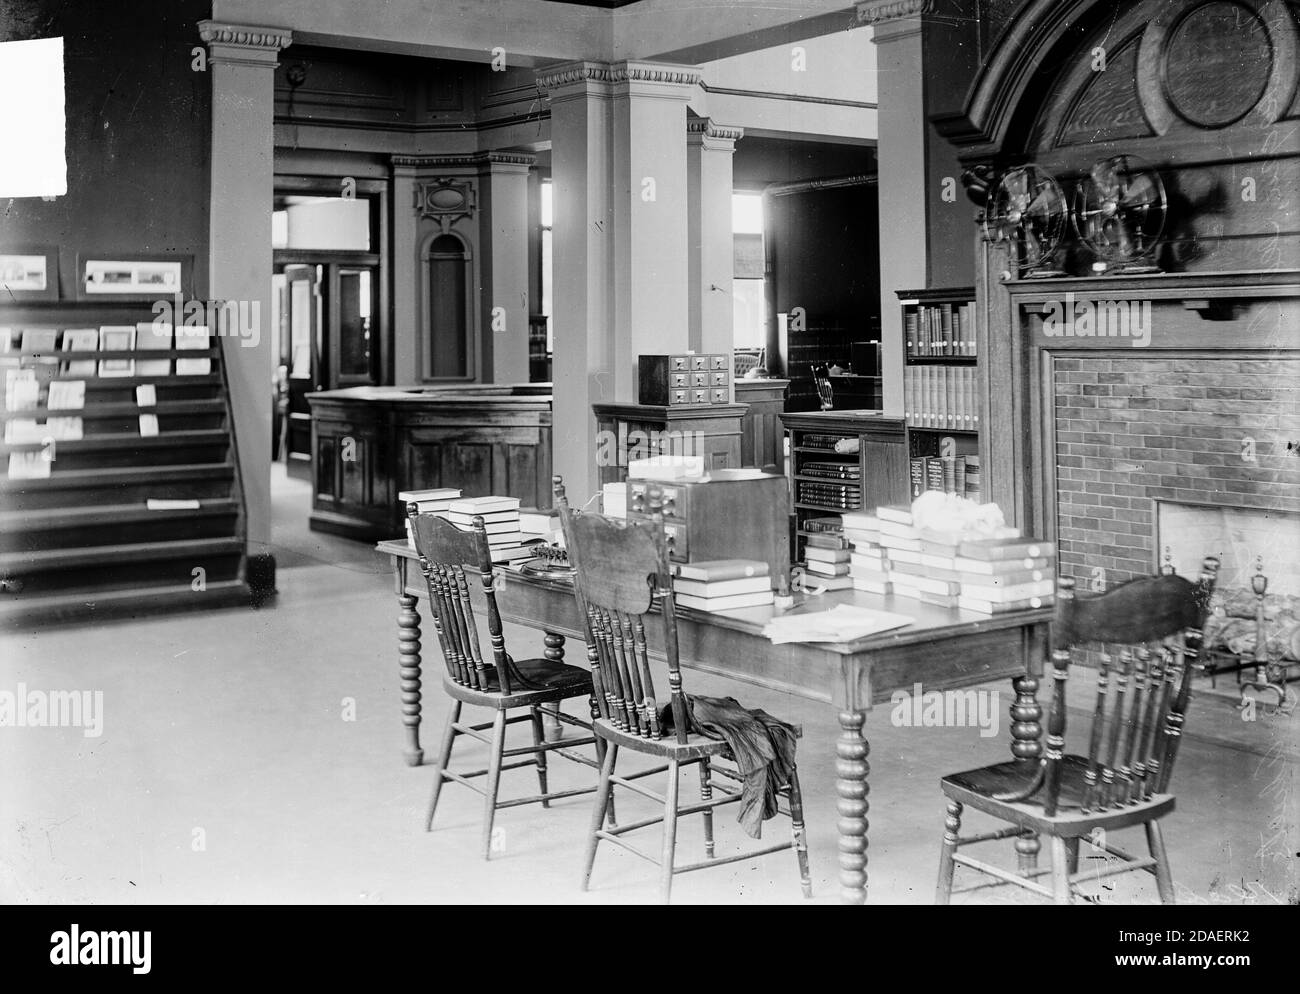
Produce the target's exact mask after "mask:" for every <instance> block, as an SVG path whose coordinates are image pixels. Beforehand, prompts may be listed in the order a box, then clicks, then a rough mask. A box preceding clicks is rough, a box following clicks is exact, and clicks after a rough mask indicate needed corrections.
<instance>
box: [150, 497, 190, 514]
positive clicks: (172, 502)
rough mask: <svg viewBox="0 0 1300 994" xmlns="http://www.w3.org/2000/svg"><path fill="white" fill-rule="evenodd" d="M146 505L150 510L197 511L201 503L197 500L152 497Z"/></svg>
mask: <svg viewBox="0 0 1300 994" xmlns="http://www.w3.org/2000/svg"><path fill="white" fill-rule="evenodd" d="M144 506H145V507H146V508H148V509H149V510H150V511H197V510H198V509H199V507H200V506H201V505H200V504H199V502H198V501H197V500H190V499H184V498H180V499H172V498H162V497H150V498H148V499H147V500H146V501H145V502H144Z"/></svg>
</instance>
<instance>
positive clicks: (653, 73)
mask: <svg viewBox="0 0 1300 994" xmlns="http://www.w3.org/2000/svg"><path fill="white" fill-rule="evenodd" d="M701 78H702V76H701V73H700V70H699V68H698V67H697V66H680V65H668V64H663V63H658V62H634V61H629V62H612V63H611V62H567V63H565V64H563V65H560V66H556V67H554V68H553V69H548V70H543V71H542V72H539V73H538V74H537V86H538V88H539V89H540V90H542V91H544V92H546V93H547V94H550V93H553V92H555V91H557V90H563V89H566V88H569V87H573V86H577V85H581V84H586V83H598V84H604V85H607V86H612V85H615V84H618V83H655V84H660V85H667V86H698V85H699V83H700V80H701Z"/></svg>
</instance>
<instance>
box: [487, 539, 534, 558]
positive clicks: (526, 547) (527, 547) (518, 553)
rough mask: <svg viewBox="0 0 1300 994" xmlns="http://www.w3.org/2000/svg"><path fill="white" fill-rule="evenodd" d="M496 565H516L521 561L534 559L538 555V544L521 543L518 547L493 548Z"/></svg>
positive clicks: (531, 542)
mask: <svg viewBox="0 0 1300 994" xmlns="http://www.w3.org/2000/svg"><path fill="white" fill-rule="evenodd" d="M491 552H492V561H493V562H494V563H514V562H518V561H519V560H521V559H532V558H534V557H535V556H536V555H537V542H536V541H529V542H521V543H519V544H518V545H505V546H492V547H491Z"/></svg>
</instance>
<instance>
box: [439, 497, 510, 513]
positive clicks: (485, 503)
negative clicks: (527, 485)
mask: <svg viewBox="0 0 1300 994" xmlns="http://www.w3.org/2000/svg"><path fill="white" fill-rule="evenodd" d="M450 510H451V513H452V514H468V515H475V514H490V513H491V512H493V511H518V510H519V498H518V497H462V498H460V499H459V500H454V501H452V503H451V508H450Z"/></svg>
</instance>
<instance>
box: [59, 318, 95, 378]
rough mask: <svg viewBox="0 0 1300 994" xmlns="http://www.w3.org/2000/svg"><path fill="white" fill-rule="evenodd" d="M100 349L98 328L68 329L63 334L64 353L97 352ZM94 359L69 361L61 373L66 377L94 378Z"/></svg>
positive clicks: (61, 369) (65, 363)
mask: <svg viewBox="0 0 1300 994" xmlns="http://www.w3.org/2000/svg"><path fill="white" fill-rule="evenodd" d="M98 349H99V329H98V328H68V329H67V330H66V331H64V332H63V351H64V352H95V351H97V350H98ZM95 366H96V363H95V360H94V359H68V360H67V361H66V362H64V363H63V366H62V367H61V368H60V370H59V372H60V373H61V374H63V375H64V376H94V375H95Z"/></svg>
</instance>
